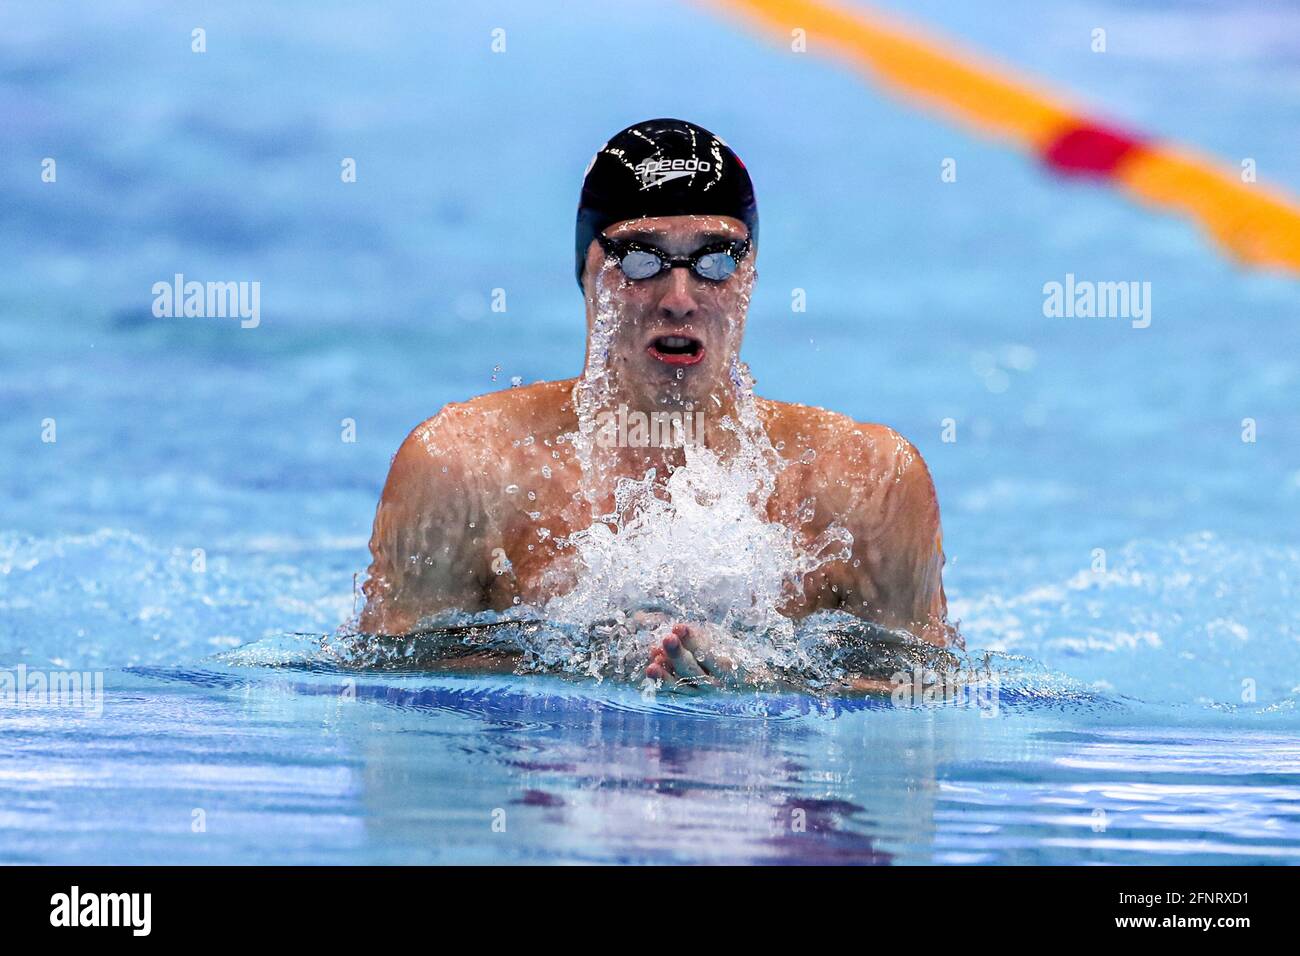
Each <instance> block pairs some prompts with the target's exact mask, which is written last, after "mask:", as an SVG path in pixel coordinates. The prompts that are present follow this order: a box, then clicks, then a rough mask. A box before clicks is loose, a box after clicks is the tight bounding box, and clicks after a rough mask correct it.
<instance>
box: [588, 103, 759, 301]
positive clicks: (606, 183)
mask: <svg viewBox="0 0 1300 956" xmlns="http://www.w3.org/2000/svg"><path fill="white" fill-rule="evenodd" d="M643 216H731V217H733V218H735V219H739V220H740V221H741V222H743V223H744V224H745V225H746V226H747V227H749V238H750V241H751V242H754V243H757V242H758V205H757V204H756V203H755V201H754V185H753V183H751V182H750V181H749V173H748V172H746V170H745V164H744V163H742V162H741V161H740V157H739V156H737V155H736V154H735V153H733V152H732V151H731V147H730V146H728V145H727V144H726V143H724V142H723V141H722V140H721V139H719V138H718V137H717V136H714V135H713V134H712V133H710V132H709V131H708V130H707V129H705V128H704V127H702V126H696V125H695V124H694V123H688V122H686V121H685V120H679V119H653V120H646V121H645V122H643V123H637V124H635V125H633V126H629V127H628V128H627V129H625V130H623V131H622V132H621V133H619V134H618V135H616V136H615V137H613V138H612V139H611V140H610V141H609V142H608V143H606V144H605V145H604V146H602V147H601V148H600V150H599V151H598V152H597V153H596V155H595V156H593V157H592V159H591V162H590V163H589V164H588V165H587V172H586V175H585V176H584V178H583V180H582V198H581V199H579V200H578V224H577V229H576V236H575V243H574V259H575V264H576V267H577V274H578V288H582V267H583V264H584V263H585V262H586V261H587V247H588V246H590V245H591V240H593V239H595V238H596V236H597V235H599V234H600V232H601V231H602V230H604V229H605V228H606V227H608V226H611V225H613V224H614V223H616V222H622V221H624V220H625V219H640V218H641V217H643Z"/></svg>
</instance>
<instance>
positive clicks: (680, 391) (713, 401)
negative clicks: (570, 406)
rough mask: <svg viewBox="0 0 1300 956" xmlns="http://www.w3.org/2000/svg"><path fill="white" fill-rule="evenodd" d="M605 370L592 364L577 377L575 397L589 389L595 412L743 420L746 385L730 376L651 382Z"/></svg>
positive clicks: (751, 396)
mask: <svg viewBox="0 0 1300 956" xmlns="http://www.w3.org/2000/svg"><path fill="white" fill-rule="evenodd" d="M728 367H730V363H728ZM602 371H603V370H593V369H592V368H591V366H590V364H589V365H588V366H587V367H586V368H584V369H583V373H582V375H581V376H579V377H578V378H577V379H575V380H574V398H575V399H578V398H579V396H580V394H581V393H582V392H583V391H584V390H586V391H587V393H588V394H589V395H590V396H591V398H592V399H593V400H594V401H593V402H592V404H591V405H590V406H589V407H590V409H591V411H592V412H593V413H595V414H599V413H601V412H608V413H613V414H618V413H619V412H620V411H622V412H642V413H645V414H650V413H653V412H678V413H700V414H702V415H704V416H705V417H706V418H707V419H708V420H710V421H712V420H718V419H722V418H723V417H727V418H730V419H731V420H732V421H739V420H740V407H739V406H740V401H739V400H740V398H741V392H740V389H741V388H743V387H744V386H741V385H738V384H737V383H735V382H733V381H731V379H730V377H729V376H726V375H723V376H721V377H717V378H711V379H707V380H706V379H697V378H686V377H683V379H681V380H680V381H673V380H668V381H658V382H650V381H644V380H640V379H630V380H629V379H623V378H620V376H619V375H618V374H617V373H616V372H615V371H614V370H613V369H610V370H609V371H608V372H607V373H606V374H604V375H603V376H602V374H601V372H602ZM747 397H748V398H751V399H752V398H753V397H754V395H753V392H747Z"/></svg>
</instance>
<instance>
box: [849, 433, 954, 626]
mask: <svg viewBox="0 0 1300 956" xmlns="http://www.w3.org/2000/svg"><path fill="white" fill-rule="evenodd" d="M899 442H900V448H899V453H898V456H897V459H896V460H897V462H898V471H897V477H896V479H894V480H893V484H892V486H891V487H889V489H888V491H887V493H886V496H885V502H884V504H885V507H884V517H883V521H882V520H880V518H879V516H876V517H875V520H872V517H871V516H861V517H862V520H860V521H858V522H855V523H856V524H858V525H859V527H851V528H850V530H852V531H853V535H854V557H855V558H857V559H858V567H857V568H856V569H853V575H854V577H855V579H856V580H854V582H853V585H852V587H851V594H850V596H849V597H848V598H847V599H846V601H845V603H844V609H845V610H847V611H849V612H851V613H853V614H855V615H857V616H858V617H862V618H864V619H866V620H870V621H874V622H875V623H878V624H882V625H884V626H885V627H890V628H902V629H904V630H907V631H909V632H911V633H912V634H915V635H916V636H917V637H920V638H922V639H924V640H926V641H928V642H930V643H932V644H936V645H939V646H945V645H950V644H954V643H959V642H960V636H959V635H958V634H957V631H956V629H955V628H953V627H952V626H951V625H950V624H949V623H948V601H947V598H946V597H945V595H944V593H943V564H944V555H943V532H942V529H941V527H940V524H939V501H938V497H937V495H936V494H935V490H934V482H933V480H932V479H931V478H930V470H929V469H928V468H927V467H926V465H925V461H924V460H923V459H922V458H921V455H920V453H919V452H918V451H917V450H916V449H915V448H914V447H913V446H912V445H911V444H910V443H908V442H906V441H904V440H902V439H901V438H900V439H899ZM873 557H874V560H872V558H873Z"/></svg>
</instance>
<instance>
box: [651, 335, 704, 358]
mask: <svg viewBox="0 0 1300 956" xmlns="http://www.w3.org/2000/svg"><path fill="white" fill-rule="evenodd" d="M646 351H647V352H649V353H650V355H651V356H652V357H653V358H656V359H658V360H659V361H661V362H665V363H667V364H668V365H694V364H695V363H696V362H700V361H703V359H704V343H703V342H701V341H700V340H699V339H696V338H692V337H691V336H689V335H661V336H659V337H658V338H655V339H652V340H651V342H650V344H649V345H648V346H647V347H646Z"/></svg>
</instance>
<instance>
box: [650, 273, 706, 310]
mask: <svg viewBox="0 0 1300 956" xmlns="http://www.w3.org/2000/svg"><path fill="white" fill-rule="evenodd" d="M665 284H666V286H667V288H665V289H664V294H663V296H662V298H660V299H659V317H660V318H661V319H669V320H671V321H674V322H682V321H685V320H686V319H689V318H690V317H691V316H693V315H694V314H695V310H696V308H697V307H698V303H696V301H695V297H694V296H693V295H691V279H690V270H689V269H686V268H682V267H678V268H676V269H673V270H671V271H670V272H669V273H668V280H667V282H666V283H665Z"/></svg>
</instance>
